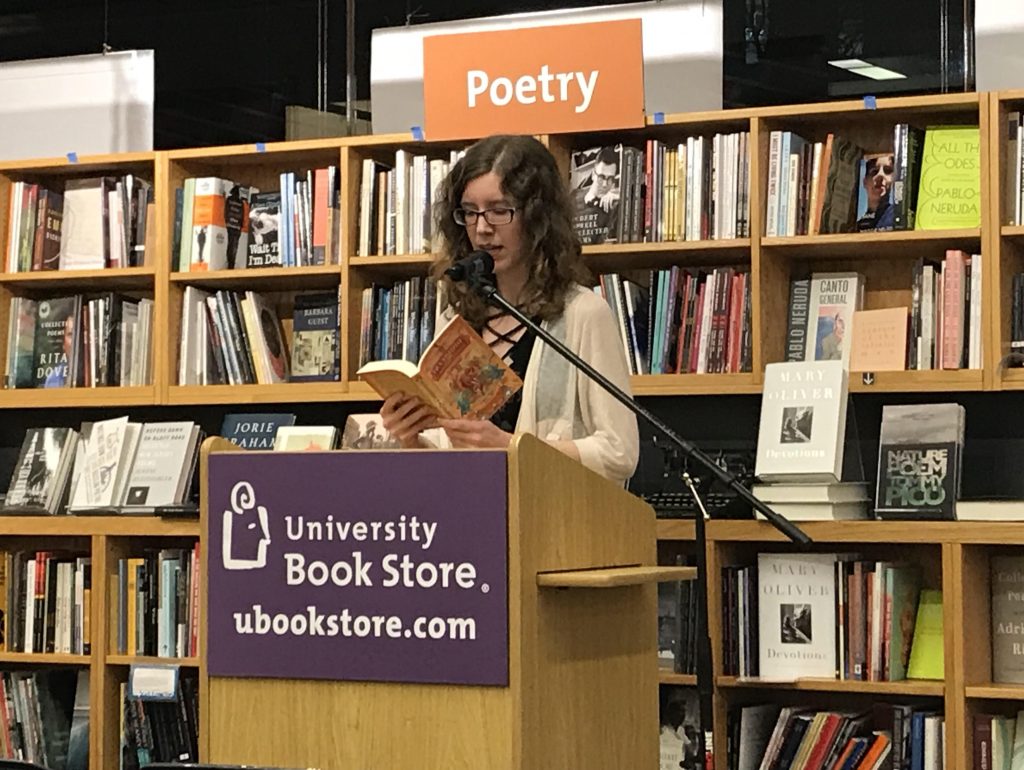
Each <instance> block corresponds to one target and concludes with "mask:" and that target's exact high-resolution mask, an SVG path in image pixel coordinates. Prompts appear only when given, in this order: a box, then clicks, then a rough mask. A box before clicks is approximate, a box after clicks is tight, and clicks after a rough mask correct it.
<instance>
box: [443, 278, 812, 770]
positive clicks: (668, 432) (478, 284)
mask: <svg viewBox="0 0 1024 770" xmlns="http://www.w3.org/2000/svg"><path fill="white" fill-rule="evenodd" d="M474 267H475V268H476V269H473V268H474ZM459 278H465V280H467V281H468V282H469V285H470V287H471V288H472V289H474V290H475V291H476V292H478V293H479V294H480V295H481V296H482V297H483V298H484V299H485V300H486V301H487V302H488V303H489V304H491V305H495V306H496V307H499V308H501V309H503V310H504V311H505V312H507V313H508V314H509V315H511V316H512V317H513V318H515V319H516V320H517V321H519V322H520V323H521V324H523V325H524V326H525V327H526V328H527V329H529V330H530V331H531V332H533V333H534V334H536V335H537V336H538V337H540V338H541V339H542V340H543V341H544V342H545V343H546V344H547V345H549V346H551V348H553V349H554V350H555V351H556V352H557V353H558V354H559V355H561V356H562V358H564V359H566V360H567V361H568V362H569V363H570V364H572V365H573V366H574V367H576V368H577V369H579V370H580V371H582V372H583V373H584V374H586V375H587V376H588V377H589V378H590V379H592V380H593V381H594V382H596V383H597V384H598V385H600V386H601V388H603V389H604V390H605V391H606V392H607V393H608V394H609V395H611V396H612V397H613V398H615V400H616V401H618V402H619V403H621V404H622V405H623V406H625V407H626V408H627V409H629V410H630V411H631V412H632V413H633V414H635V415H636V416H637V417H639V418H642V419H643V420H644V421H645V422H647V424H649V425H650V426H651V427H653V428H654V429H655V430H657V431H658V432H659V433H661V434H662V435H663V436H665V437H666V438H667V439H668V440H669V441H671V442H672V443H673V444H675V445H676V446H677V447H679V448H680V449H681V450H682V451H683V453H684V454H685V455H686V456H687V457H689V458H692V459H693V460H696V461H697V462H699V463H700V464H701V465H703V466H704V467H705V468H707V470H708V472H709V473H710V474H711V476H712V478H714V479H717V480H718V481H720V482H721V483H722V484H724V485H725V486H727V487H729V489H731V490H733V491H734V492H735V493H736V495H737V496H738V497H739V498H740V499H742V500H744V501H745V502H747V503H749V504H750V506H751V507H752V508H754V510H756V511H759V512H760V513H762V514H764V517H765V518H766V519H767V520H768V521H769V522H771V524H772V526H774V527H775V528H776V529H777V530H779V532H781V533H782V534H784V535H785V536H786V537H788V538H789V539H790V540H792V541H793V542H794V543H799V544H801V545H805V544H807V543H810V542H811V538H809V537H808V536H807V535H806V534H805V533H804V532H803V531H802V530H800V529H799V528H798V527H797V526H796V525H794V524H793V523H792V522H790V521H789V520H788V519H786V518H785V517H784V516H781V515H780V514H778V513H776V512H775V511H773V510H772V509H771V508H770V507H769V506H767V505H766V504H765V503H763V502H762V501H760V500H758V499H757V498H756V497H754V494H753V493H752V492H751V491H750V490H749V489H747V488H746V487H745V486H743V484H741V483H740V482H739V480H738V479H737V478H736V476H735V475H733V474H732V473H729V471H727V470H725V469H724V468H722V467H721V466H720V465H719V464H718V463H716V462H715V461H714V459H712V458H711V457H710V456H709V455H707V454H706V453H705V452H704V451H703V450H701V449H700V447H698V446H696V445H695V444H694V443H693V442H691V441H687V440H686V439H684V438H683V437H682V436H680V435H679V434H677V433H676V432H675V431H674V430H672V429H671V428H670V427H668V425H666V424H665V423H664V422H663V421H662V420H661V419H659V418H658V417H657V416H656V415H654V414H653V413H651V412H649V411H648V410H647V409H645V408H644V407H642V406H640V405H639V404H638V403H636V402H635V401H634V400H633V399H632V398H631V397H630V396H629V395H628V394H626V393H625V392H624V391H622V390H621V389H620V388H619V387H618V386H616V385H615V384H614V383H613V382H611V381H610V380H609V379H608V378H607V377H605V376H604V375H603V374H601V373H600V372H599V371H597V370H596V369H594V367H592V366H591V365H590V364H588V363H587V362H586V361H584V360H583V359H582V358H580V357H579V356H578V355H576V354H575V353H573V352H572V351H571V350H569V348H568V347H566V346H565V344H563V343H562V342H561V341H559V340H558V339H556V338H555V337H554V336H552V334H551V333H550V332H549V331H547V330H546V329H544V328H543V327H541V326H540V325H539V324H537V323H535V322H534V321H533V320H532V319H530V318H528V317H527V316H526V315H525V314H524V313H523V312H522V311H521V310H520V309H519V308H517V307H516V306H515V305H513V304H512V303H511V302H509V301H508V300H507V299H505V298H504V297H503V296H502V295H501V293H500V292H499V291H498V288H497V287H496V286H495V285H494V276H493V274H491V273H490V271H489V270H486V269H480V268H479V266H473V267H471V268H470V269H468V270H466V273H465V274H460V276H459ZM684 481H685V483H686V485H687V488H688V489H689V491H690V494H691V495H692V496H693V498H694V500H695V501H696V503H697V515H696V516H695V527H694V529H695V532H694V535H695V541H696V542H695V547H696V549H697V628H696V638H697V650H696V653H697V694H698V697H699V700H700V730H698V731H697V733H698V744H697V747H698V754H697V757H698V761H699V762H700V765H699V766H700V767H702V768H704V769H705V770H711V767H712V762H710V761H709V752H708V749H709V748H711V747H712V746H713V744H712V741H711V736H712V729H711V726H712V724H713V723H714V705H713V696H714V682H713V678H714V668H713V666H712V650H711V636H710V633H709V632H710V625H709V623H708V621H709V618H708V573H707V532H706V529H705V519H706V517H707V511H706V509H705V508H704V503H703V501H702V500H701V499H700V495H698V494H697V489H696V487H695V486H694V483H693V480H692V479H691V478H690V477H689V475H688V474H684Z"/></svg>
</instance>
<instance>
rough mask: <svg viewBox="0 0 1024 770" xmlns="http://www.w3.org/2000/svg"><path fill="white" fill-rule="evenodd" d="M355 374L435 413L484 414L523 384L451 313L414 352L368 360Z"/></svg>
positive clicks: (382, 391) (467, 416) (477, 416)
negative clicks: (412, 357)
mask: <svg viewBox="0 0 1024 770" xmlns="http://www.w3.org/2000/svg"><path fill="white" fill-rule="evenodd" d="M356 374H358V375H359V378H360V379H362V380H364V381H365V382H367V383H369V384H370V386H371V387H372V388H373V389H374V390H375V391H377V393H379V394H380V395H381V396H382V397H383V398H388V397H389V396H391V394H393V393H398V392H402V393H405V394H406V395H410V396H417V397H418V398H419V399H420V401H422V402H423V403H424V404H426V405H427V406H429V407H430V408H431V409H433V410H434V411H435V412H436V413H437V414H438V415H439V416H441V417H447V418H450V419H458V418H465V419H471V420H487V419H489V418H490V417H491V415H493V414H494V413H495V412H497V411H498V409H500V408H501V406H502V405H503V404H504V403H505V402H506V401H508V399H509V398H510V397H511V396H512V394H514V393H515V392H516V391H517V390H519V389H520V388H521V387H522V386H523V382H522V380H521V379H519V376H518V375H517V374H516V373H515V372H514V371H512V369H510V368H509V366H508V364H506V363H505V362H504V361H503V360H502V359H501V358H500V357H499V356H498V355H497V354H496V353H495V352H494V351H493V350H491V347H490V345H488V344H487V343H486V342H484V341H483V339H482V338H481V337H480V335H479V334H477V333H476V332H475V331H474V330H473V327H471V326H470V325H469V324H468V323H467V322H466V320H465V319H464V318H462V316H455V317H454V318H452V320H451V321H449V322H448V324H447V325H446V326H445V327H444V329H442V330H441V332H440V333H439V334H438V335H437V336H436V337H435V338H434V341H433V342H431V343H430V345H429V346H428V347H427V349H426V350H425V351H424V352H423V355H422V356H421V357H420V361H419V364H414V363H412V362H411V361H402V360H393V361H371V362H370V363H368V364H366V365H365V366H363V367H362V368H360V369H359V371H358V372H356Z"/></svg>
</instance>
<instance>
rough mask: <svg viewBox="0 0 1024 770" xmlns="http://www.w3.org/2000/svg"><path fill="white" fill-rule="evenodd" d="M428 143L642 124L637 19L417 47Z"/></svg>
mask: <svg viewBox="0 0 1024 770" xmlns="http://www.w3.org/2000/svg"><path fill="white" fill-rule="evenodd" d="M423 73H424V79H423V104H424V123H425V125H424V129H425V134H426V138H427V139H431V140H437V139H469V138H474V137H479V136H486V135H487V134H495V133H502V134H547V133H559V132H567V131H592V130H601V129H611V128H636V127H639V126H643V125H644V68H643V34H642V29H641V22H640V19H626V20H623V21H606V22H595V23H591V24H566V25H557V26H550V27H527V28H523V29H511V30H500V31H497V32H470V33H464V34H457V35H435V36H432V37H427V38H424V40H423Z"/></svg>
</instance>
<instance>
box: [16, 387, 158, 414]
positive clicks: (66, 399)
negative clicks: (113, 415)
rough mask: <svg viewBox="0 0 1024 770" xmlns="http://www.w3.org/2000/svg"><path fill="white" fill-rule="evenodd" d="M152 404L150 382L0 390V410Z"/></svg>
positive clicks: (155, 395) (155, 399)
mask: <svg viewBox="0 0 1024 770" xmlns="http://www.w3.org/2000/svg"><path fill="white" fill-rule="evenodd" d="M156 403H157V391H156V388H155V387H154V386H153V385H142V386H138V387H132V388H129V387H109V388H18V389H13V390H0V409H47V408H52V407H64V408H85V407H105V406H112V407H117V406H152V405H154V404H156Z"/></svg>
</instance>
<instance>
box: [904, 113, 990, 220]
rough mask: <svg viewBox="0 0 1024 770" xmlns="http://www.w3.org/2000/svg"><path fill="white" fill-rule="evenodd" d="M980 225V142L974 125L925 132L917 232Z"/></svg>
mask: <svg viewBox="0 0 1024 770" xmlns="http://www.w3.org/2000/svg"><path fill="white" fill-rule="evenodd" d="M980 226H981V139H980V133H979V129H978V127H977V126H930V127H929V128H928V130H927V131H926V132H925V137H924V155H923V158H922V160H921V181H920V191H919V192H918V198H917V221H916V223H915V226H914V227H915V229H917V230H942V229H950V228H960V227H980Z"/></svg>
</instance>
